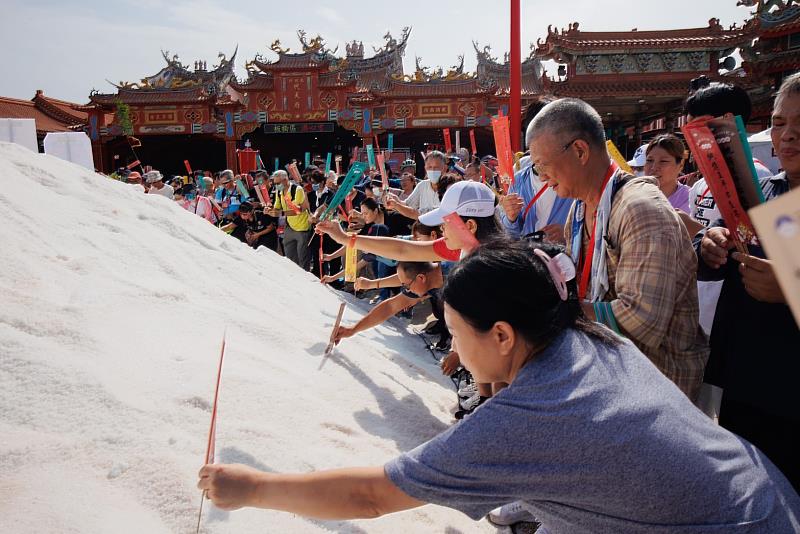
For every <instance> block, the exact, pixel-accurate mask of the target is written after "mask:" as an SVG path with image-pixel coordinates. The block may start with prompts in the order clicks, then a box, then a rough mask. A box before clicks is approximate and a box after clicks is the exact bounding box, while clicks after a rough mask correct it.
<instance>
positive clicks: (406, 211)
mask: <svg viewBox="0 0 800 534" xmlns="http://www.w3.org/2000/svg"><path fill="white" fill-rule="evenodd" d="M392 209H393V210H395V211H396V212H397V213H399V214H401V215H403V216H405V217H408V218H409V219H414V220H415V221H416V220H418V219H419V211H417V210H415V209H414V208H412V207H411V206H406V205H405V203H403V202H402V201H400V200H397V201H395V202H392Z"/></svg>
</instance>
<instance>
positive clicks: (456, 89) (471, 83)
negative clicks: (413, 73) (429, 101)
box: [373, 78, 495, 97]
mask: <svg viewBox="0 0 800 534" xmlns="http://www.w3.org/2000/svg"><path fill="white" fill-rule="evenodd" d="M494 90H495V88H494V87H493V86H489V87H484V86H481V84H480V82H479V80H478V79H477V78H468V79H460V80H446V79H443V80H433V81H427V82H421V83H415V82H408V81H402V80H395V79H393V80H390V81H389V82H388V84H387V86H386V87H385V88H384V89H382V90H380V91H373V93H375V94H380V95H391V96H393V97H442V96H447V97H458V96H472V95H476V94H481V93H492V92H494Z"/></svg>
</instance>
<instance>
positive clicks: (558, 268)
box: [533, 248, 575, 300]
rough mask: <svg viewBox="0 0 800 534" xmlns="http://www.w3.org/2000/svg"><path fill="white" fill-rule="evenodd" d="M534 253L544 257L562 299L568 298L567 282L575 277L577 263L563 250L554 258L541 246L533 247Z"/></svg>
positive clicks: (543, 259)
mask: <svg viewBox="0 0 800 534" xmlns="http://www.w3.org/2000/svg"><path fill="white" fill-rule="evenodd" d="M533 253H534V254H536V255H537V256H539V257H540V258H542V261H543V262H544V264H545V265H547V270H548V271H550V277H551V278H552V279H553V283H554V284H555V285H556V290H558V295H559V296H560V297H561V300H567V296H568V293H567V282H569V281H570V280H572V279H574V278H575V264H574V263H572V260H571V259H570V258H569V257H568V256H567V255H566V254H564V253H563V252H562V253H560V254H556V255H555V257H553V258H551V257H550V256H548V255H547V252H545V251H544V250H542V249H539V248H536V249H533Z"/></svg>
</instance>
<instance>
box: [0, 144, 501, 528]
mask: <svg viewBox="0 0 800 534" xmlns="http://www.w3.org/2000/svg"><path fill="white" fill-rule="evenodd" d="M0 209H1V210H2V217H3V223H2V224H0V294H1V295H2V300H0V302H1V303H2V304H0V436H2V439H0V532H14V533H34V532H35V533H41V532H70V533H72V532H87V533H88V532H91V533H95V532H115V533H126V532H131V533H137V534H140V533H145V532H146V533H161V532H164V533H166V532H194V529H195V524H196V519H197V511H198V505H199V502H200V492H199V491H198V490H197V489H196V487H195V484H196V481H197V471H198V469H199V468H200V466H201V464H202V459H203V457H204V454H205V447H206V439H207V435H208V426H209V421H210V408H211V402H212V397H213V390H214V381H215V378H216V366H217V361H218V357H219V349H220V343H221V338H222V333H223V330H224V328H225V327H227V328H228V346H227V350H226V356H225V365H224V369H223V383H222V389H221V393H220V404H219V420H218V429H217V456H218V459H219V460H220V461H222V462H239V463H245V464H249V465H251V466H255V467H257V468H259V469H263V470H266V471H281V472H304V471H309V470H312V469H326V468H335V467H343V466H351V465H380V464H382V463H384V462H386V461H387V460H389V459H391V458H392V457H394V456H396V455H397V454H398V453H400V452H402V451H406V450H410V449H411V448H413V447H415V446H416V445H418V444H420V443H422V442H424V441H426V440H427V439H429V438H431V437H433V436H434V435H436V434H437V433H439V432H441V431H443V430H445V429H446V428H447V427H448V426H449V425H450V424H451V416H450V413H449V412H450V408H451V407H452V406H453V405H454V401H455V396H454V395H453V390H452V387H451V386H449V384H448V381H447V379H446V378H444V377H442V376H441V372H440V371H439V369H438V368H437V366H436V365H435V364H434V362H433V359H432V358H431V357H430V355H428V354H427V352H426V351H425V349H424V347H422V345H421V343H420V342H419V340H418V339H417V338H416V337H414V336H410V335H409V334H408V333H407V332H405V331H404V330H403V328H402V327H401V325H400V323H394V322H390V324H389V325H388V326H384V327H379V328H376V329H374V330H372V331H370V332H368V333H366V334H362V335H359V336H357V337H355V338H351V339H348V340H345V341H344V342H343V343H342V344H341V345H340V347H338V348H337V349H336V350H335V351H334V352H333V354H332V356H331V357H330V358H329V360H328V361H327V362H326V363H325V365H324V366H323V367H322V370H318V367H319V365H320V361H321V357H322V353H323V351H324V349H325V345H326V344H327V340H328V337H329V335H330V329H331V326H332V323H333V319H334V314H335V313H336V311H337V309H338V303H339V302H340V299H341V298H342V297H341V296H340V295H336V294H334V292H332V291H330V290H329V289H327V288H325V287H323V286H322V285H320V283H319V282H318V281H317V280H316V279H315V278H314V277H312V276H311V275H310V274H308V273H304V272H302V271H300V270H299V269H298V268H297V267H296V266H295V265H293V264H292V263H290V262H289V261H288V260H285V259H284V258H281V257H280V256H278V255H276V254H274V253H273V252H271V251H268V250H265V249H263V248H262V249H260V250H258V251H254V250H252V249H251V248H249V247H247V246H246V245H243V244H241V243H239V242H238V241H236V240H234V239H233V238H231V237H229V236H227V235H225V234H223V233H222V232H220V231H219V230H218V229H217V228H214V227H213V226H211V225H210V224H208V223H207V222H206V221H204V220H202V219H201V218H199V217H197V216H195V215H194V214H191V213H189V212H187V211H184V210H183V209H181V208H180V207H178V206H177V205H176V204H174V203H173V202H171V201H169V200H167V199H165V198H163V197H160V196H155V195H154V196H145V195H142V194H141V193H137V191H135V190H134V188H133V187H131V186H128V185H126V184H122V183H119V182H115V181H113V180H110V179H108V178H105V177H102V176H100V175H97V174H94V173H91V172H89V171H87V170H85V169H83V168H80V167H78V166H76V165H73V164H70V163H67V162H64V161H61V160H58V159H55V158H52V157H49V156H44V155H40V154H34V153H32V152H30V151H28V150H26V149H24V148H21V147H18V146H16V145H10V144H6V143H0ZM353 308H356V310H353ZM365 309H366V308H365V305H364V304H363V303H360V302H358V303H353V302H351V303H350V305H349V307H348V311H346V312H345V318H344V322H345V323H346V324H351V323H352V322H354V321H355V320H357V319H358V318H359V317H360V316H361V315H362V314H363V312H364V311H365ZM489 531H494V529H493V528H491V527H490V526H489V525H488V523H486V522H485V521H482V522H479V523H475V522H473V521H471V520H470V519H469V518H467V517H466V516H464V515H462V514H460V513H458V512H456V511H453V510H450V509H447V508H442V507H436V506H425V507H423V508H418V509H416V510H412V511H408V512H404V513H398V514H393V515H390V516H387V517H384V518H381V519H378V520H373V521H341V522H337V521H316V520H311V519H306V518H302V517H299V516H294V515H292V514H287V513H282V512H273V511H265V510H240V511H236V512H232V513H226V512H222V511H220V510H216V509H214V507H213V506H208V507H207V508H206V510H205V511H204V518H203V526H202V528H201V532H219V533H223V532H231V533H234V532H235V533H247V532H259V533H264V532H275V533H288V532H292V533H294V532H354V533H364V532H452V533H455V532H464V533H467V532H489Z"/></svg>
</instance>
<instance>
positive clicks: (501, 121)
mask: <svg viewBox="0 0 800 534" xmlns="http://www.w3.org/2000/svg"><path fill="white" fill-rule="evenodd" d="M492 133H494V146H495V149H496V150H497V173H498V174H499V175H500V184H501V186H502V188H503V193H507V192H508V186H509V185H510V184H513V183H514V154H513V152H512V151H511V136H510V134H509V121H508V117H506V116H504V115H500V116H498V117H492Z"/></svg>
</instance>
